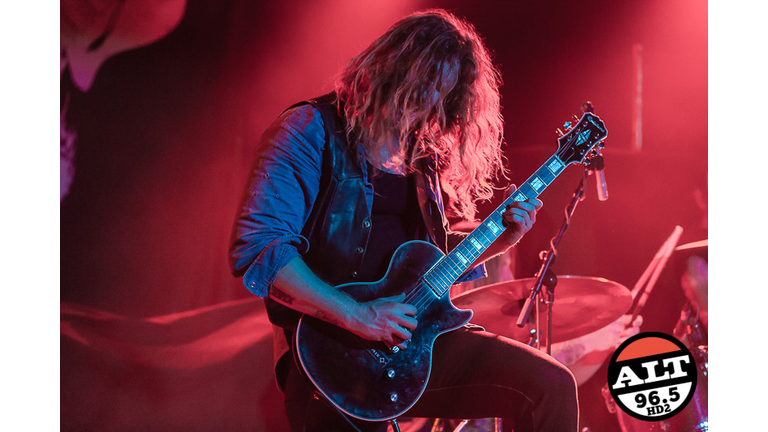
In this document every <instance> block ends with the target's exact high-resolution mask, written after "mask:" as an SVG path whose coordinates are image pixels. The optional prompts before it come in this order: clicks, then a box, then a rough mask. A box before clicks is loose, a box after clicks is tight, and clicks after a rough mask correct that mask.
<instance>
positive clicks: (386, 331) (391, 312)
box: [349, 294, 418, 349]
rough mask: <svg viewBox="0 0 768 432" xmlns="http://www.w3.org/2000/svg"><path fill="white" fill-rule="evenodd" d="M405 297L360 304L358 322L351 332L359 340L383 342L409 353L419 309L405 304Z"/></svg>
mask: <svg viewBox="0 0 768 432" xmlns="http://www.w3.org/2000/svg"><path fill="white" fill-rule="evenodd" d="M404 299H405V294H400V295H398V296H395V297H385V298H379V299H376V300H373V301H370V302H366V303H360V304H359V306H360V307H359V308H358V311H359V312H358V313H357V314H355V315H356V318H357V319H356V320H355V321H353V323H352V324H351V325H350V328H349V330H350V331H351V332H353V333H355V334H357V335H358V336H360V337H362V338H364V339H368V340H373V341H381V342H384V343H385V344H387V346H389V347H394V346H397V347H398V348H401V349H405V348H406V347H407V345H408V343H407V341H408V340H410V339H411V331H413V330H415V329H416V325H417V324H418V321H416V318H414V317H415V316H416V312H417V309H416V307H415V306H413V305H411V304H407V303H402V301H403V300H404Z"/></svg>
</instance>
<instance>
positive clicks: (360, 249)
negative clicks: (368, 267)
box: [357, 247, 365, 254]
mask: <svg viewBox="0 0 768 432" xmlns="http://www.w3.org/2000/svg"><path fill="white" fill-rule="evenodd" d="M363 251H365V249H363V248H362V247H358V248H357V253H359V254H361V253H363Z"/></svg>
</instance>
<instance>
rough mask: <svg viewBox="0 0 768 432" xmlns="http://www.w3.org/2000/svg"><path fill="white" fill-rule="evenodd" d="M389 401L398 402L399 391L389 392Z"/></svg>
mask: <svg viewBox="0 0 768 432" xmlns="http://www.w3.org/2000/svg"><path fill="white" fill-rule="evenodd" d="M389 401H390V402H397V392H390V393H389Z"/></svg>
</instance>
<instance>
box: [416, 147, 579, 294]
mask: <svg viewBox="0 0 768 432" xmlns="http://www.w3.org/2000/svg"><path fill="white" fill-rule="evenodd" d="M565 167H566V164H564V163H563V161H562V160H561V159H560V158H559V157H558V156H557V155H553V156H552V157H550V158H549V160H547V162H546V163H544V165H542V166H541V168H539V169H538V170H537V171H536V172H535V173H533V175H531V176H530V177H528V180H526V181H525V183H523V184H522V185H520V187H518V188H517V190H516V191H515V192H513V193H512V195H510V196H509V197H508V198H507V199H505V200H504V202H502V203H501V205H500V206H499V207H497V208H496V210H494V211H493V212H492V213H491V214H490V215H489V216H488V217H487V218H485V220H483V222H482V223H480V225H478V226H477V228H475V229H474V230H473V231H472V232H471V233H470V234H469V235H468V236H467V237H466V238H464V240H462V241H461V243H459V244H458V245H457V246H456V248H454V249H453V250H452V251H451V252H450V253H448V254H447V255H446V256H444V257H443V258H442V259H440V260H439V261H438V262H437V263H436V264H435V265H434V266H433V267H432V268H431V269H430V270H429V271H428V272H427V273H426V274H425V275H424V281H425V282H426V283H427V285H429V286H430V288H432V291H434V292H435V294H436V295H437V296H438V297H442V296H443V295H444V294H445V293H447V292H448V291H449V290H450V288H451V285H453V284H454V283H455V282H456V280H458V278H459V277H460V276H461V275H462V274H464V272H466V271H467V269H469V268H470V267H471V266H472V265H473V264H474V262H475V261H476V260H477V258H479V257H480V255H482V254H483V252H485V251H486V249H488V247H489V246H490V245H491V243H493V242H494V241H495V240H496V239H497V238H499V236H500V235H501V233H502V232H504V223H503V222H502V216H501V215H502V214H503V213H504V212H505V211H506V209H507V205H509V204H511V203H512V202H514V201H525V200H527V199H528V198H536V197H538V196H539V194H540V193H541V192H543V191H544V189H546V188H547V186H549V185H550V184H551V183H552V181H554V180H555V178H557V176H558V175H559V174H560V173H562V172H563V170H564V169H565Z"/></svg>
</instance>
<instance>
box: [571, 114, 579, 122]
mask: <svg viewBox="0 0 768 432" xmlns="http://www.w3.org/2000/svg"><path fill="white" fill-rule="evenodd" d="M571 117H573V119H574V120H577V121H578V120H579V118H578V117H576V114H572V115H571Z"/></svg>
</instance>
